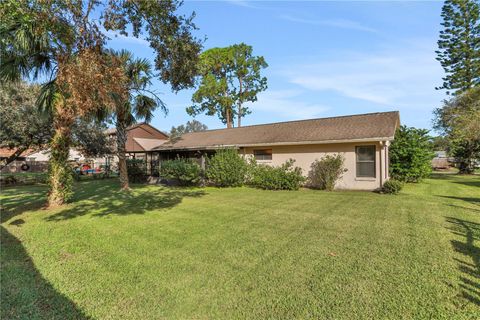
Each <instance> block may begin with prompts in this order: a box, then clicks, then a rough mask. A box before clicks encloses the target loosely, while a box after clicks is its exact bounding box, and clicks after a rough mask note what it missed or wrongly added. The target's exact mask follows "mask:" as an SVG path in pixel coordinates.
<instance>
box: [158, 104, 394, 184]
mask: <svg viewBox="0 0 480 320" xmlns="http://www.w3.org/2000/svg"><path fill="white" fill-rule="evenodd" d="M399 126H400V116H399V113H398V112H397V111H394V112H382V113H371V114H361V115H351V116H341V117H332V118H320V119H311V120H300V121H289V122H279V123H270V124H263V125H252V126H244V127H240V128H231V129H217V130H207V131H202V132H192V133H186V134H184V135H183V136H181V137H180V138H179V139H177V140H175V141H174V142H171V141H162V143H161V144H160V145H159V146H157V147H155V148H151V149H150V150H151V151H150V152H149V153H150V154H151V155H150V159H151V161H152V163H153V161H157V160H160V161H161V160H163V159H172V158H175V157H190V158H193V157H195V158H198V159H199V162H201V163H202V164H204V163H205V161H204V159H205V155H208V154H212V153H213V152H214V151H215V150H216V149H219V148H235V149H237V150H238V152H239V153H240V154H242V155H245V157H254V158H256V159H257V161H258V162H259V163H264V164H267V165H275V166H278V165H281V164H282V163H284V162H285V161H287V160H288V159H290V158H291V159H294V160H295V165H296V166H299V167H300V168H302V170H303V174H304V175H305V176H306V175H307V174H308V172H309V171H310V166H311V164H312V163H313V162H314V161H315V160H316V159H320V158H322V157H323V156H324V155H327V154H336V153H339V154H342V155H343V156H344V157H345V168H346V169H347V172H345V173H344V175H343V177H342V179H341V180H340V181H339V182H338V183H337V185H336V188H339V189H359V190H374V189H377V188H379V187H381V186H382V185H383V183H384V182H385V181H386V180H387V179H388V178H389V176H388V167H389V165H388V163H389V159H388V146H389V144H390V141H392V140H393V138H394V134H395V130H396V129H397V128H398V127H399Z"/></svg>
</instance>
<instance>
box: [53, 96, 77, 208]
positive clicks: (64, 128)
mask: <svg viewBox="0 0 480 320" xmlns="http://www.w3.org/2000/svg"><path fill="white" fill-rule="evenodd" d="M70 111H71V110H67V108H66V107H65V105H64V103H63V102H57V103H56V106H55V116H54V128H55V132H54V135H53V138H52V141H51V143H50V159H49V186H50V190H49V193H48V206H49V207H57V206H61V205H62V204H64V203H65V202H67V201H68V200H69V199H70V198H71V197H72V195H73V191H72V184H73V171H72V168H71V166H70V165H69V164H68V156H69V153H70V144H71V131H70V128H71V126H72V124H73V121H74V118H73V117H72V116H71V112H70Z"/></svg>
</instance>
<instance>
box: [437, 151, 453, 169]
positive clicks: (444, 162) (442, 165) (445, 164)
mask: <svg viewBox="0 0 480 320" xmlns="http://www.w3.org/2000/svg"><path fill="white" fill-rule="evenodd" d="M454 162H455V159H453V158H449V157H448V154H447V152H446V151H443V150H441V151H435V157H434V158H433V159H432V167H433V169H435V170H439V169H448V168H449V167H450V164H453V163H454Z"/></svg>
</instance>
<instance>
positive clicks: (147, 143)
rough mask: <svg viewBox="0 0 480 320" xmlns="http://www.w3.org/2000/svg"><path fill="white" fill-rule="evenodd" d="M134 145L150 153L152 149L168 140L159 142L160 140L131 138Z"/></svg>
mask: <svg viewBox="0 0 480 320" xmlns="http://www.w3.org/2000/svg"><path fill="white" fill-rule="evenodd" d="M133 140H135V142H136V143H138V145H139V146H140V147H142V148H143V150H145V151H151V150H152V149H153V148H155V147H158V146H160V145H162V144H164V143H166V142H167V141H168V140H161V139H146V138H133Z"/></svg>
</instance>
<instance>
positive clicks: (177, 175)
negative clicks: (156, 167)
mask: <svg viewBox="0 0 480 320" xmlns="http://www.w3.org/2000/svg"><path fill="white" fill-rule="evenodd" d="M160 176H161V177H163V178H167V179H174V180H175V181H177V182H178V183H179V184H180V185H182V186H193V185H198V184H199V183H200V181H201V179H202V169H201V168H200V166H199V165H198V163H196V162H194V161H192V160H189V159H176V160H168V161H164V162H162V166H161V168H160Z"/></svg>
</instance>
